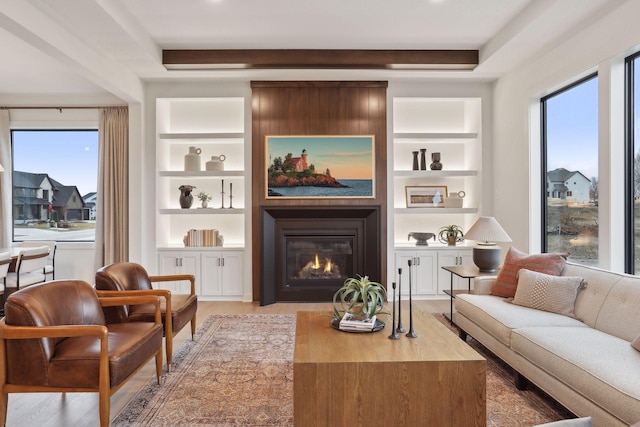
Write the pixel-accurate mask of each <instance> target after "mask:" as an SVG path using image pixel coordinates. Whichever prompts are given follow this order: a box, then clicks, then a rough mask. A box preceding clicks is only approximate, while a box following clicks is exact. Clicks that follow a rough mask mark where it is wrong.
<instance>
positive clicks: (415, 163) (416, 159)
mask: <svg viewBox="0 0 640 427" xmlns="http://www.w3.org/2000/svg"><path fill="white" fill-rule="evenodd" d="M418 153H419V151H412V154H413V170H414V171H417V170H418Z"/></svg>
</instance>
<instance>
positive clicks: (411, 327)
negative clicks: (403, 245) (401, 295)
mask: <svg viewBox="0 0 640 427" xmlns="http://www.w3.org/2000/svg"><path fill="white" fill-rule="evenodd" d="M412 302H413V301H412V300H411V260H409V332H407V337H409V338H418V334H416V332H415V331H414V330H413V304H412Z"/></svg>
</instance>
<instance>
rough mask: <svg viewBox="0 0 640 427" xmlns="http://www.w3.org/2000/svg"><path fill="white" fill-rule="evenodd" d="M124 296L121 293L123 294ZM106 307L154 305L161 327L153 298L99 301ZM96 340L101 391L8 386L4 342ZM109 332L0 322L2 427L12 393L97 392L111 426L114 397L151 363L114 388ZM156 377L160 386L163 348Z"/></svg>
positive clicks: (96, 327)
mask: <svg viewBox="0 0 640 427" xmlns="http://www.w3.org/2000/svg"><path fill="white" fill-rule="evenodd" d="M120 295H122V292H120ZM99 300H100V304H101V305H102V306H103V307H109V306H117V305H135V304H155V306H156V318H155V323H162V317H161V314H160V300H159V298H157V297H154V296H133V295H131V296H129V294H127V296H120V297H116V296H113V297H110V298H99ZM80 336H93V337H96V338H99V339H100V373H99V379H98V383H99V386H98V389H95V388H86V387H48V386H34V385H20V384H7V383H6V381H7V372H6V366H7V353H6V346H5V340H11V339H34V338H64V337H80ZM108 336H109V331H108V329H107V327H106V326H103V325H64V326H11V325H7V324H6V323H5V319H4V318H2V319H0V387H1V390H0V393H1V394H0V425H3V426H4V425H6V422H7V409H8V407H7V406H8V398H9V393H42V392H98V394H99V413H100V426H101V427H108V426H109V417H110V411H111V396H112V395H113V394H114V393H115V392H117V391H118V390H119V389H120V388H121V387H122V386H123V385H124V384H125V383H126V382H127V381H129V379H131V377H133V376H134V375H135V374H136V373H137V372H138V371H140V369H142V368H143V367H144V366H145V365H146V362H147V361H148V360H151V359H147V361H145V363H143V364H142V365H140V366H139V367H138V368H137V369H136V370H135V371H133V372H132V373H131V375H129V376H128V377H127V378H126V379H125V380H123V381H122V382H121V383H120V384H118V385H117V386H115V387H113V388H111V386H110V379H111V376H110V373H109V343H108ZM155 359H156V376H157V379H158V384H160V382H161V376H162V346H160V348H159V349H158V352H157V353H156V355H155Z"/></svg>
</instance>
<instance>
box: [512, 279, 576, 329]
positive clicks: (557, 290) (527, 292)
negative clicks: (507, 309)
mask: <svg viewBox="0 0 640 427" xmlns="http://www.w3.org/2000/svg"><path fill="white" fill-rule="evenodd" d="M583 286H584V280H583V279H582V277H572V276H552V275H549V274H544V273H538V272H535V271H530V270H527V269H526V268H523V269H520V271H519V272H518V288H517V289H516V295H515V297H514V298H513V303H514V304H518V305H522V306H525V307H530V308H535V309H537V310H544V311H550V312H551V313H558V314H563V315H565V316H571V317H574V315H573V306H574V304H575V302H576V297H577V296H578V290H579V289H580V288H582V287H583Z"/></svg>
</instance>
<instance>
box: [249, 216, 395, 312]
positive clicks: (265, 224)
mask: <svg viewBox="0 0 640 427" xmlns="http://www.w3.org/2000/svg"><path fill="white" fill-rule="evenodd" d="M261 220H262V236H261V245H262V250H261V253H262V259H261V260H260V264H261V265H260V273H261V281H260V282H261V285H260V305H268V304H273V303H275V302H285V301H289V302H294V301H307V302H309V301H321V302H329V301H331V300H332V298H333V294H334V293H335V292H336V290H337V289H338V288H340V286H342V283H343V282H344V280H345V278H347V277H353V276H355V275H358V274H359V275H367V276H369V278H370V279H371V280H375V281H380V280H381V275H382V273H381V272H382V268H381V263H382V260H381V254H382V251H381V243H380V235H381V232H382V230H381V222H380V208H379V207H377V206H349V207H337V206H336V207H333V206H332V207H326V206H319V207H298V206H296V207H264V208H262V209H261Z"/></svg>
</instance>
